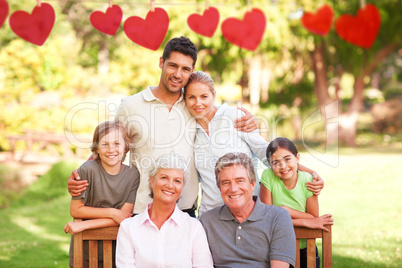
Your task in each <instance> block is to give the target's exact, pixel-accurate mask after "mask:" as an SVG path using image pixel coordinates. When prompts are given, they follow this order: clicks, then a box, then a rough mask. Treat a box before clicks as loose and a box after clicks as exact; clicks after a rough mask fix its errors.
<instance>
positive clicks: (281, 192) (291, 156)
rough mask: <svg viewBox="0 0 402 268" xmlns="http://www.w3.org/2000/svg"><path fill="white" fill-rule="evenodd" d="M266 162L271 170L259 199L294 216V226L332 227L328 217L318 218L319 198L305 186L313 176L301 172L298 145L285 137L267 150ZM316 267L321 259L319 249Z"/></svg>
mask: <svg viewBox="0 0 402 268" xmlns="http://www.w3.org/2000/svg"><path fill="white" fill-rule="evenodd" d="M266 155H267V159H268V162H269V163H270V166H271V168H270V169H267V170H264V172H263V174H262V177H261V180H260V184H261V188H260V199H261V201H262V202H264V203H265V204H268V205H276V206H281V207H283V208H284V209H286V210H287V211H288V212H289V214H290V216H291V217H292V221H293V225H294V226H304V227H308V228H314V229H317V228H320V229H323V230H326V231H328V229H327V228H325V226H324V225H326V224H333V219H332V218H331V217H332V216H331V215H329V214H326V215H323V216H321V217H319V213H318V197H317V196H316V195H313V193H312V192H310V191H309V190H308V189H307V187H306V182H309V181H312V176H311V175H310V174H308V173H306V172H302V171H298V164H299V160H300V154H299V153H298V151H297V149H296V146H295V145H294V144H293V142H291V141H290V140H288V139H286V138H276V139H275V140H273V141H272V142H271V143H270V144H269V145H268V148H267V153H266ZM316 256H317V257H316V266H317V267H320V258H319V256H318V251H317V249H316ZM306 265H307V255H306V240H304V241H303V240H302V241H300V267H306Z"/></svg>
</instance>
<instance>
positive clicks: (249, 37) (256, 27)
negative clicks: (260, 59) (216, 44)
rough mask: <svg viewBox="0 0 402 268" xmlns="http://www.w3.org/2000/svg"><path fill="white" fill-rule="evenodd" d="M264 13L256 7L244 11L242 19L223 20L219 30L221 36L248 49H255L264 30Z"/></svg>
mask: <svg viewBox="0 0 402 268" xmlns="http://www.w3.org/2000/svg"><path fill="white" fill-rule="evenodd" d="M265 25H266V19H265V15H264V13H263V12H262V11H261V10H260V9H257V8H253V9H251V10H250V11H248V12H246V14H245V15H244V18H243V20H239V19H237V18H228V19H226V20H225V21H223V23H222V25H221V30H222V34H223V37H225V39H226V40H228V41H229V42H230V43H232V44H235V45H237V46H239V47H241V48H245V49H248V50H251V51H253V50H255V49H256V48H257V47H258V45H259V44H260V42H261V39H262V36H263V34H264V31H265Z"/></svg>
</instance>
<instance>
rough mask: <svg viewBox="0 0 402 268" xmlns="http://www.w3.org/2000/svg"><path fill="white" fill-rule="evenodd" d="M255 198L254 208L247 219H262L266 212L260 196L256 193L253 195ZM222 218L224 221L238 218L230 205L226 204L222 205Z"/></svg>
mask: <svg viewBox="0 0 402 268" xmlns="http://www.w3.org/2000/svg"><path fill="white" fill-rule="evenodd" d="M253 200H254V201H255V205H254V209H253V211H252V212H251V214H250V216H248V218H247V220H246V221H259V220H262V217H263V214H264V204H263V203H262V202H261V200H260V198H259V197H258V196H256V195H254V196H253ZM220 219H221V220H223V221H233V220H236V218H235V217H234V216H233V215H232V212H230V209H229V207H228V206H226V205H223V206H222V209H221V216H220ZM236 221H237V220H236Z"/></svg>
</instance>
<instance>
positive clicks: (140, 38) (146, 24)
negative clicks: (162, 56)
mask: <svg viewBox="0 0 402 268" xmlns="http://www.w3.org/2000/svg"><path fill="white" fill-rule="evenodd" d="M123 28H124V32H125V33H126V35H127V37H128V38H129V39H130V40H131V41H133V42H134V43H137V44H138V45H140V46H143V47H145V48H148V49H152V50H157V49H158V48H159V46H160V45H161V44H162V41H163V39H164V38H165V36H166V33H167V30H168V28H169V16H168V14H167V13H166V11H165V10H164V9H162V8H159V7H157V8H155V11H149V12H148V14H147V16H146V18H145V20H143V19H142V18H140V17H137V16H133V17H129V18H127V19H126V21H125V22H124V26H123Z"/></svg>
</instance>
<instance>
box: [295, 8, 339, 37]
mask: <svg viewBox="0 0 402 268" xmlns="http://www.w3.org/2000/svg"><path fill="white" fill-rule="evenodd" d="M333 19H334V12H333V11H332V8H331V7H330V6H328V5H323V6H322V7H320V8H319V9H317V12H316V13H315V14H314V13H312V12H305V13H304V14H303V17H301V23H302V25H303V26H304V27H305V28H306V29H307V30H308V31H310V32H312V33H313V34H316V35H321V36H325V35H327V34H328V32H329V30H330V29H331V25H332V20H333Z"/></svg>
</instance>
